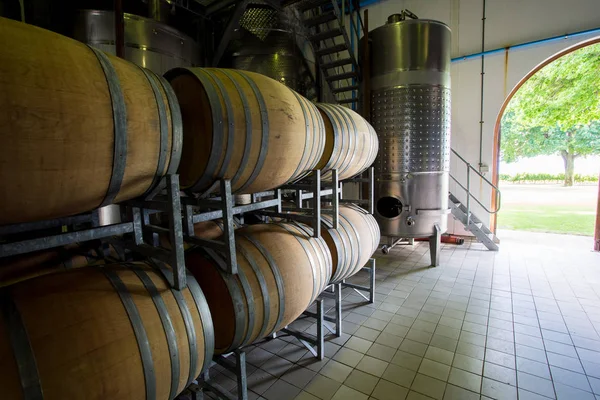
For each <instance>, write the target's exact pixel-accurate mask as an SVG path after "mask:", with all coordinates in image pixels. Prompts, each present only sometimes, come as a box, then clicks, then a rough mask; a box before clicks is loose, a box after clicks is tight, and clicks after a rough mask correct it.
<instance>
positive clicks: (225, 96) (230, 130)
mask: <svg viewBox="0 0 600 400" xmlns="http://www.w3.org/2000/svg"><path fill="white" fill-rule="evenodd" d="M204 72H205V73H206V75H208V76H209V77H210V78H211V79H212V80H213V82H214V83H215V84H216V85H217V88H218V89H219V92H220V93H221V96H220V98H221V99H222V100H223V103H225V111H227V122H228V126H227V146H226V150H225V158H224V159H223V162H222V163H221V168H220V169H219V172H217V177H218V178H219V179H221V178H223V177H225V172H227V167H229V163H230V161H231V155H232V154H233V149H234V147H235V143H234V141H235V120H234V118H233V107H232V105H231V101H230V99H229V93H228V92H227V89H226V88H225V85H223V82H221V78H219V77H218V76H217V74H216V73H215V72H213V71H212V69H210V68H205V69H204Z"/></svg>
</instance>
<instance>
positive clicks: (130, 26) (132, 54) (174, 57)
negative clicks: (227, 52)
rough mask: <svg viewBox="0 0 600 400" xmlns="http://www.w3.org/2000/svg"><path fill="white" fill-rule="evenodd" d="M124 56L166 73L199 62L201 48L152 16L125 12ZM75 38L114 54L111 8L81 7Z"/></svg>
mask: <svg viewBox="0 0 600 400" xmlns="http://www.w3.org/2000/svg"><path fill="white" fill-rule="evenodd" d="M124 18H125V57H124V58H125V59H126V60H128V61H131V62H133V63H135V64H137V65H139V66H142V67H144V68H148V69H149V70H151V71H152V72H155V73H157V74H160V75H162V74H164V73H165V72H167V71H168V70H170V69H172V68H176V67H190V66H195V65H199V64H200V48H199V46H198V45H197V44H196V42H195V41H194V40H193V39H192V38H190V37H189V36H187V35H185V34H183V33H181V32H179V31H178V30H176V29H174V28H172V27H170V26H168V25H165V24H162V23H160V22H157V21H155V20H152V19H148V18H144V17H140V16H137V15H133V14H125V15H124ZM73 36H74V38H75V39H77V40H79V41H81V42H84V43H87V44H90V45H92V46H94V47H96V48H98V49H100V50H102V51H105V52H107V53H110V54H115V18H114V14H113V12H112V11H99V10H79V11H78V13H77V17H76V22H75V30H74V34H73Z"/></svg>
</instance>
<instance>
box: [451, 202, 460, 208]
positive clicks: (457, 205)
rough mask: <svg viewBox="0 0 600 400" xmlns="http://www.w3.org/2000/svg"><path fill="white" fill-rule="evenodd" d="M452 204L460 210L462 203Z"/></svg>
mask: <svg viewBox="0 0 600 400" xmlns="http://www.w3.org/2000/svg"><path fill="white" fill-rule="evenodd" d="M452 204H453V205H454V207H456V208H459V207H460V205H461V204H462V203H460V202H459V203H455V202H452Z"/></svg>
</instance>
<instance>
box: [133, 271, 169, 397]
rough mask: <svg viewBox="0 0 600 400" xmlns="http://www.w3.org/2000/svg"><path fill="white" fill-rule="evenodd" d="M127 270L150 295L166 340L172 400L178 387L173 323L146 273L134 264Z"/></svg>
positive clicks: (163, 302) (162, 300)
mask: <svg viewBox="0 0 600 400" xmlns="http://www.w3.org/2000/svg"><path fill="white" fill-rule="evenodd" d="M127 266H128V268H130V269H131V270H133V272H134V273H135V274H136V275H137V277H138V278H139V280H140V281H141V282H142V283H143V284H144V287H145V288H146V291H147V292H148V294H149V295H150V298H151V299H152V302H153V303H154V306H155V307H156V312H157V313H158V316H159V317H160V322H161V324H162V327H163V331H164V333H165V338H166V340H167V347H168V348H169V356H170V357H169V359H170V361H171V388H170V391H169V399H174V398H175V397H176V396H177V394H178V393H177V389H178V386H179V374H180V371H179V348H178V347H177V337H176V336H175V329H174V327H173V321H172V320H171V316H170V315H169V310H168V309H167V306H166V304H165V301H164V299H163V298H162V296H161V294H160V293H159V292H158V289H157V288H156V285H155V284H154V282H152V279H151V278H150V277H149V276H148V274H147V273H146V271H144V270H143V269H141V268H139V267H138V266H136V265H135V264H127Z"/></svg>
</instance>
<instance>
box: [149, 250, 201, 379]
mask: <svg viewBox="0 0 600 400" xmlns="http://www.w3.org/2000/svg"><path fill="white" fill-rule="evenodd" d="M152 264H153V265H154V266H155V267H156V268H158V269H159V271H160V272H161V273H162V275H163V276H164V277H165V280H166V281H167V282H169V283H172V282H174V276H173V271H172V270H171V269H170V268H169V267H167V265H166V264H165V263H163V262H162V261H160V260H155V259H153V262H152ZM169 286H170V289H171V293H172V294H173V297H175V301H176V302H177V307H178V308H179V312H180V314H181V318H182V319H183V324H184V325H185V331H186V334H187V338H188V348H189V351H190V370H189V373H188V380H187V383H186V387H187V386H189V385H190V384H191V383H192V381H193V380H194V379H195V378H196V377H195V376H194V371H195V370H196V366H197V365H198V350H197V345H196V343H197V342H196V328H195V327H194V320H193V319H192V315H191V312H190V310H189V308H188V305H187V302H186V301H185V298H184V297H183V294H182V292H181V291H180V290H177V289H175V288H174V287H173V285H172V284H170V285H169Z"/></svg>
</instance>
